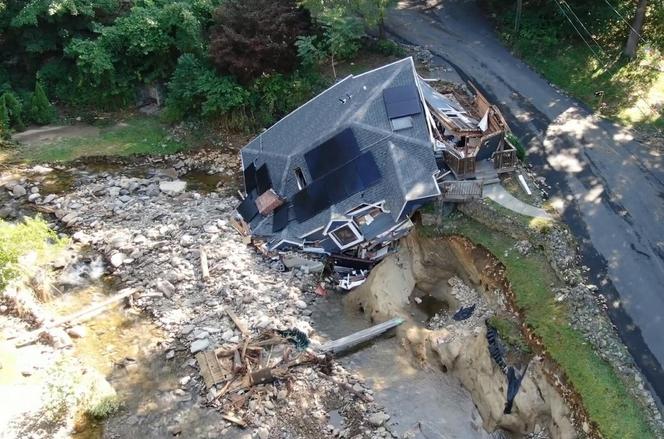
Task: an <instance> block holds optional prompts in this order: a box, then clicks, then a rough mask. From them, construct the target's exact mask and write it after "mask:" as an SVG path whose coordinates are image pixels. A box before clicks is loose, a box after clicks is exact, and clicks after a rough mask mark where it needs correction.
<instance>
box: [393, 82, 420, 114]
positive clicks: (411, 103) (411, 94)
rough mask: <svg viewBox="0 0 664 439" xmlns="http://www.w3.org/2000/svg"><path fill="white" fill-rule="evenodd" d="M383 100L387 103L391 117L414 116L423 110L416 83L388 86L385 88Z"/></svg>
mask: <svg viewBox="0 0 664 439" xmlns="http://www.w3.org/2000/svg"><path fill="white" fill-rule="evenodd" d="M383 102H384V103H385V111H387V117H389V118H390V119H396V118H398V117H404V116H412V115H413V114H419V113H421V112H422V105H421V103H420V95H419V94H418V92H417V87H415V85H414V84H409V85H401V86H399V87H390V88H386V89H385V90H383Z"/></svg>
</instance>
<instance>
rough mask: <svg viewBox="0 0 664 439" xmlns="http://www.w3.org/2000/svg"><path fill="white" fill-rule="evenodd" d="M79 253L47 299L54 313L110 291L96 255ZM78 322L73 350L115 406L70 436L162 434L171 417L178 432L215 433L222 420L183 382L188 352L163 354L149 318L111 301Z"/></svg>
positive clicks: (159, 335) (187, 369)
mask: <svg viewBox="0 0 664 439" xmlns="http://www.w3.org/2000/svg"><path fill="white" fill-rule="evenodd" d="M82 259H83V261H82V262H81V263H78V264H75V265H74V267H73V268H72V269H71V270H68V272H66V273H64V276H63V277H61V280H65V281H66V284H67V285H66V289H65V291H64V292H63V294H62V295H61V296H60V297H58V298H57V300H54V301H53V302H52V305H51V307H52V310H53V311H54V312H56V313H57V314H59V315H67V314H69V313H72V312H75V311H77V310H80V309H83V308H84V307H85V306H87V305H89V304H92V303H97V302H100V301H101V300H103V299H104V298H106V297H107V296H108V295H109V294H112V293H114V292H115V288H114V286H113V284H112V282H110V281H109V279H105V278H102V277H100V276H98V274H100V267H99V264H98V262H97V261H98V259H97V258H95V257H84V258H82ZM102 269H103V267H102ZM82 326H83V327H84V328H85V329H86V332H87V333H86V335H85V336H84V337H82V338H79V339H76V340H74V349H75V354H76V356H77V357H78V358H79V359H80V360H81V361H83V362H84V363H85V364H87V365H88V366H91V367H94V368H95V369H97V370H98V371H99V372H101V373H102V374H103V375H104V376H106V378H107V380H108V381H109V382H110V383H111V385H112V386H113V388H114V389H115V390H116V392H117V394H118V396H119V398H120V401H121V408H120V410H119V412H118V413H116V414H114V415H113V416H111V417H110V418H109V419H108V420H106V421H103V422H98V421H95V420H93V419H86V422H83V423H79V425H78V426H77V431H76V433H75V434H74V435H73V437H74V438H76V439H97V438H102V437H127V438H130V437H136V438H138V437H141V438H162V437H168V436H171V435H172V433H173V432H172V431H170V430H169V427H170V426H171V425H173V424H176V423H177V428H178V431H180V432H181V433H180V434H181V435H182V437H208V436H210V437H215V436H211V434H214V432H215V430H216V429H217V428H218V426H219V425H220V423H221V422H222V419H221V418H220V416H219V413H217V412H216V411H213V410H209V409H206V408H202V407H200V405H199V403H198V398H199V396H198V393H197V392H196V391H194V390H193V389H190V388H189V387H188V386H187V385H186V384H184V385H183V382H185V381H188V380H189V378H186V377H189V376H190V375H191V374H194V373H195V370H194V369H193V367H192V366H193V364H192V363H191V362H190V356H189V354H188V352H186V351H182V352H176V353H175V357H174V358H172V359H167V358H166V355H165V352H166V349H165V342H167V341H168V340H167V336H166V334H165V333H164V331H162V330H161V329H160V328H158V327H157V326H156V325H155V324H154V323H152V322H151V321H150V319H149V318H147V317H145V316H143V315H141V314H140V313H139V312H138V311H135V310H131V309H125V308H123V307H122V306H117V307H114V308H111V309H109V310H108V311H106V312H104V314H103V316H101V317H99V318H94V319H92V320H89V321H87V322H85V323H84V324H82Z"/></svg>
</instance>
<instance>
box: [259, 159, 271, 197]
mask: <svg viewBox="0 0 664 439" xmlns="http://www.w3.org/2000/svg"><path fill="white" fill-rule="evenodd" d="M256 186H257V188H258V195H262V194H263V192H265V191H267V190H269V189H271V188H272V180H270V171H269V170H268V169H267V165H263V166H261V167H260V168H258V170H257V171H256Z"/></svg>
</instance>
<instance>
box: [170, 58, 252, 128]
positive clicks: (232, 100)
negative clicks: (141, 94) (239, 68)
mask: <svg viewBox="0 0 664 439" xmlns="http://www.w3.org/2000/svg"><path fill="white" fill-rule="evenodd" d="M248 98H249V92H248V91H247V90H246V89H244V88H243V87H242V86H240V85H239V84H237V83H235V81H233V79H232V78H229V77H227V76H218V75H217V73H216V72H215V70H214V69H213V68H212V67H211V66H210V65H208V64H206V63H205V62H203V61H201V60H200V59H198V58H197V57H196V56H194V55H193V54H185V55H182V56H181V57H180V59H179V60H178V65H177V67H176V69H175V72H174V73H173V76H172V78H171V80H170V82H169V83H168V97H167V98H166V112H165V118H166V119H167V120H169V121H175V120H180V119H183V118H186V117H191V116H199V115H203V116H205V117H207V118H214V117H219V116H221V115H223V114H225V113H227V112H229V111H231V110H238V109H242V108H243V107H244V106H245V105H246V104H247V103H248Z"/></svg>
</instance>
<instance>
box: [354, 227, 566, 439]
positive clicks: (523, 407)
mask: <svg viewBox="0 0 664 439" xmlns="http://www.w3.org/2000/svg"><path fill="white" fill-rule="evenodd" d="M464 244H465V241H463V240H460V239H436V240H431V239H427V238H424V237H421V236H418V235H417V233H413V234H411V235H410V236H409V237H407V238H406V239H405V240H404V241H403V245H402V246H401V249H400V251H399V252H398V253H397V254H395V255H391V256H390V257H388V258H387V259H385V260H384V261H383V262H382V263H381V264H380V265H379V266H377V267H376V268H375V269H374V270H373V271H372V273H371V275H370V277H369V279H368V281H367V282H366V283H365V284H364V285H362V286H361V287H359V288H358V289H357V290H355V291H354V292H353V293H351V294H350V295H349V296H348V297H347V298H346V301H347V305H349V306H355V307H360V308H361V309H363V310H364V311H365V312H366V313H367V314H368V315H370V316H371V318H372V319H376V320H379V319H383V318H385V317H388V316H393V315H403V316H404V317H406V318H408V319H409V323H408V324H406V325H404V326H403V327H402V328H400V330H399V334H398V336H399V338H400V341H401V343H402V344H403V345H404V346H405V347H407V348H409V349H411V350H412V352H413V353H414V355H415V356H416V357H417V358H418V359H419V360H420V361H422V362H428V363H429V364H431V365H434V366H437V368H439V369H441V370H442V371H443V372H447V373H452V374H454V375H455V376H456V377H457V378H458V379H459V380H460V381H461V383H462V384H463V386H464V387H465V388H466V389H467V390H468V391H469V392H470V393H471V395H472V398H473V401H474V403H475V404H476V405H477V407H478V409H479V411H480V414H481V415H482V418H483V421H484V426H485V428H486V429H487V430H488V431H492V430H496V429H503V430H507V431H509V432H513V433H517V434H528V433H532V432H541V431H543V430H547V431H548V433H549V434H550V436H551V437H553V438H573V437H576V432H575V429H574V427H573V422H572V414H571V411H570V409H569V408H568V407H567V405H566V403H565V400H564V399H563V398H562V397H561V395H560V394H559V393H558V392H557V391H556V388H555V387H554V386H552V385H551V384H550V383H549V381H548V380H547V378H546V371H545V366H544V364H543V363H542V362H541V361H540V360H539V358H537V357H535V358H533V359H531V360H530V362H529V367H528V370H527V373H526V376H525V378H524V379H523V382H522V385H521V389H520V390H519V393H518V394H517V396H516V398H515V401H514V408H513V410H512V413H511V414H505V413H504V407H505V399H506V392H507V379H506V376H505V374H504V372H503V371H502V370H501V368H500V367H498V366H497V364H496V363H495V362H494V360H493V359H492V358H491V355H490V354H489V348H488V342H487V338H486V332H487V329H486V326H485V324H484V320H485V319H486V318H488V317H490V316H491V315H493V314H495V313H499V314H505V313H506V310H505V305H504V295H503V293H502V291H501V286H502V283H501V282H499V281H498V280H497V279H495V278H492V277H491V275H490V274H489V272H490V270H487V267H488V266H489V265H490V264H491V261H490V260H488V259H487V256H486V254H485V253H475V252H474V251H473V250H472V248H473V247H472V246H467V245H464ZM459 278H461V280H462V281H463V282H461V281H459ZM464 283H465V284H467V285H471V286H472V287H474V288H468V287H462V285H463V284H464ZM414 290H415V291H420V292H421V291H426V292H427V293H428V294H430V295H432V296H434V297H435V298H437V299H439V300H442V301H444V302H447V303H449V304H454V306H450V312H449V313H447V314H449V316H445V315H443V316H442V317H441V316H436V317H434V318H433V319H431V321H434V320H435V321H436V322H437V324H436V325H434V326H433V327H431V324H430V325H429V328H430V329H427V328H423V327H422V326H420V325H418V324H417V323H415V322H414V320H413V319H412V318H411V314H412V313H411V312H409V310H410V309H412V306H411V302H412V301H415V302H416V303H417V300H416V296H415V295H414ZM472 304H474V305H476V308H475V312H474V313H473V315H472V316H471V317H470V318H469V319H467V320H464V321H460V322H458V321H455V320H454V319H452V318H451V314H453V313H454V312H455V311H456V310H457V309H458V306H469V305H472ZM521 360H522V361H521V363H524V361H523V360H524V359H523V358H522V359H521ZM525 362H527V359H526V361H525ZM514 364H515V365H516V364H519V362H518V361H517V362H515V363H514ZM518 368H519V367H517V369H518ZM521 370H523V368H522V367H521Z"/></svg>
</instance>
